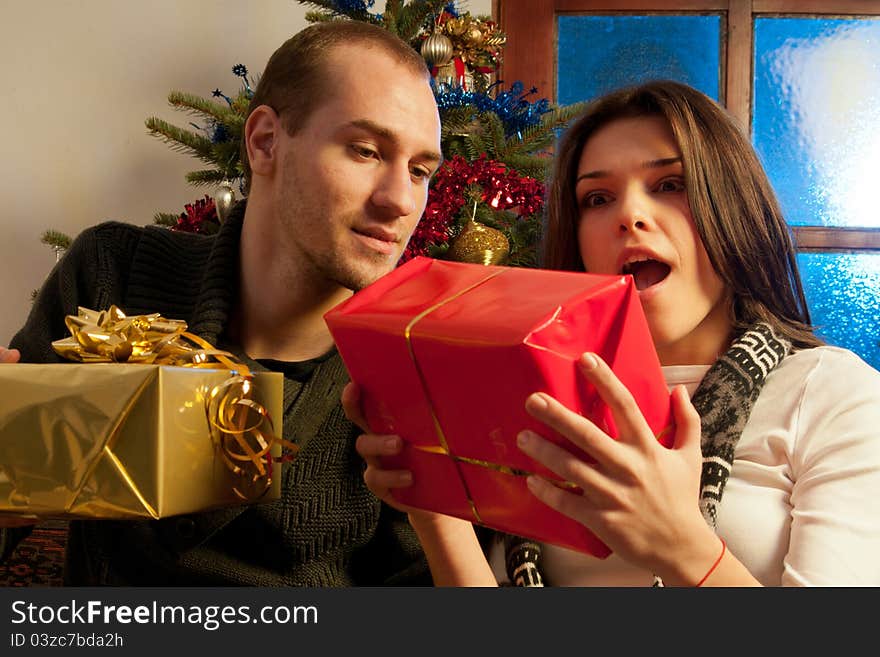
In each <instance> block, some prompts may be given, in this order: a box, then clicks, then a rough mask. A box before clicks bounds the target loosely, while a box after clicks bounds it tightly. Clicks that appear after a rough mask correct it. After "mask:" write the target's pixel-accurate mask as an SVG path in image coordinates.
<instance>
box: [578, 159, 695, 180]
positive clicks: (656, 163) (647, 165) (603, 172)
mask: <svg viewBox="0 0 880 657" xmlns="http://www.w3.org/2000/svg"><path fill="white" fill-rule="evenodd" d="M670 164H681V158H680V157H662V158H660V159H658V160H648V161H647V162H642V164H641V165H640V168H642V169H662V168H663V167H668V166H669V165H670ZM610 175H611V171H608V170H607V169H597V170H596V171H588V172H587V173H584V174H581V175H579V176H578V177H577V180H575V181H574V182H575V184H577V183H579V182H580V181H581V180H583V179H585V178H607V177H608V176H610Z"/></svg>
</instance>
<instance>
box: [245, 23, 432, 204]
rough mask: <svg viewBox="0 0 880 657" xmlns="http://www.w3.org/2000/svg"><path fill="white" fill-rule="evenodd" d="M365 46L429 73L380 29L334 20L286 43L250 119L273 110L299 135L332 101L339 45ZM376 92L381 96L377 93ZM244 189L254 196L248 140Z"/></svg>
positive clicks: (276, 54) (404, 45)
mask: <svg viewBox="0 0 880 657" xmlns="http://www.w3.org/2000/svg"><path fill="white" fill-rule="evenodd" d="M349 44H363V45H369V46H373V47H376V48H380V49H382V50H384V51H385V52H386V53H387V54H388V55H390V56H391V57H392V58H393V59H395V60H396V61H397V62H399V63H400V64H403V65H404V66H406V67H408V68H410V69H412V71H413V72H414V73H416V74H419V75H421V74H424V75H425V79H426V81H427V80H428V79H429V77H430V74H429V72H428V67H427V64H426V62H425V60H424V59H423V58H422V57H421V55H419V53H417V52H416V51H415V50H414V49H413V48H412V47H411V46H410V45H409V44H408V43H406V42H405V41H403V40H402V39H400V38H399V37H398V36H396V35H395V34H392V33H391V32H389V31H388V30H386V29H384V28H382V27H380V26H378V25H372V24H370V23H366V22H364V21H356V20H347V19H339V20H331V21H325V22H321V23H315V24H314V25H310V26H309V27H307V28H305V29H304V30H302V31H300V32H297V33H296V34H295V35H293V36H292V37H291V38H289V39H288V40H287V41H285V42H284V43H283V44H282V45H281V46H280V47H279V48H278V49H277V50H276V51H275V52H274V53H273V54H272V56H271V57H270V58H269V62H268V64H266V68H265V70H264V71H263V73H262V75H261V76H260V79H259V82H258V84H257V88H256V90H255V91H254V96H253V98H251V102H250V106H249V107H248V116H250V114H251V112H253V111H254V109H255V108H256V107H259V106H260V105H268V106H269V107H271V108H272V109H273V110H275V112H276V113H277V114H278V115H279V116H280V117H281V121H282V125H283V126H284V129H285V130H286V131H287V133H288V134H290V135H292V134H294V133H295V132H296V131H297V130H298V129H299V128H300V127H301V126H303V125H304V124H305V123H306V121H307V120H308V118H309V117H310V116H311V114H312V112H314V110H315V108H316V107H317V106H318V105H320V104H321V103H322V102H323V101H324V100H325V99H326V98H327V96H328V90H329V89H332V88H333V84H334V81H333V80H332V78H331V76H330V74H329V73H328V71H327V66H326V63H327V57H328V55H329V53H330V52H332V51H333V49H334V48H335V47H337V46H340V45H349ZM364 75H369V71H364ZM377 93H382V91H381V89H377ZM241 165H242V168H243V170H244V188H245V191H246V192H247V191H249V189H250V182H251V167H250V161H249V160H248V155H247V145H246V144H245V138H244V135H242V143H241Z"/></svg>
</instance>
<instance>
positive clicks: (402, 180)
mask: <svg viewBox="0 0 880 657" xmlns="http://www.w3.org/2000/svg"><path fill="white" fill-rule="evenodd" d="M372 201H373V204H374V205H376V207H378V208H381V209H382V210H384V211H385V212H387V213H388V214H389V215H391V216H394V217H405V216H407V215H410V214H412V213H413V212H415V209H416V199H415V189H414V183H413V181H412V176H411V175H410V172H409V166H408V165H407V166H398V165H394V166H388V167H387V169H386V170H385V171H384V172H383V173H382V174H381V175H380V176H379V178H378V180H377V181H376V188H375V189H374V190H373V195H372Z"/></svg>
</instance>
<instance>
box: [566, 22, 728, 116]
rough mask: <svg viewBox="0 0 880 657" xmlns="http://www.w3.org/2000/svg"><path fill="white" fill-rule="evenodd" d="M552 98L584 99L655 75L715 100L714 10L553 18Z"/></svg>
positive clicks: (717, 31)
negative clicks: (554, 72)
mask: <svg viewBox="0 0 880 657" xmlns="http://www.w3.org/2000/svg"><path fill="white" fill-rule="evenodd" d="M557 48H558V51H557V60H556V61H557V89H556V98H557V102H559V103H561V104H563V105H565V104H568V103H574V102H577V101H580V100H589V99H591V98H595V97H596V96H600V95H602V94H603V93H606V92H608V91H611V90H613V89H617V88H619V87H622V86H626V85H629V84H634V83H638V82H645V81H648V80H655V79H660V78H664V79H672V80H678V81H679V82H686V83H687V84H689V85H691V86H692V87H696V88H697V89H699V90H700V91H702V92H703V93H705V94H706V95H707V96H711V97H712V98H714V99H716V100H718V89H719V84H720V83H719V80H720V78H721V73H720V71H721V68H720V52H721V17H720V15H717V14H709V15H706V14H694V15H687V16H684V15H674V16H669V15H664V16H655V15H648V16H622V15H617V16H593V15H575V16H566V15H562V16H559V17H558V23H557Z"/></svg>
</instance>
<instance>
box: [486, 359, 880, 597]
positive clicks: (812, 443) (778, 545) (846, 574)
mask: <svg viewBox="0 0 880 657" xmlns="http://www.w3.org/2000/svg"><path fill="white" fill-rule="evenodd" d="M708 369H709V368H708V367H707V366H674V367H664V368H663V373H664V376H665V377H666V382H667V384H668V385H669V386H670V389H671V388H672V387H673V386H675V385H678V384H685V385H686V386H687V388H688V390H689V391H690V392H691V394H693V392H694V390H696V387H697V385H698V384H699V382H700V381H701V380H702V378H703V376H704V375H705V374H706V372H707V371H708ZM717 531H718V534H719V535H720V536H721V537H723V538H724V540H725V541H726V542H727V545H728V549H729V550H730V551H731V552H732V553H733V554H735V555H736V557H737V558H738V559H739V560H740V561H741V562H742V563H743V564H744V565H745V567H746V568H748V570H749V571H750V572H751V573H752V575H754V576H755V578H757V579H758V581H760V582H761V583H762V584H764V585H765V586H780V585H781V586H807V585H815V586H880V372H878V371H877V370H875V369H873V368H872V367H870V366H869V365H867V364H866V363H865V362H864V361H862V360H861V359H860V358H859V357H858V356H856V355H855V354H853V353H852V352H850V351H847V350H845V349H840V348H837V347H830V346H824V347H817V348H814V349H806V350H803V351H799V352H796V353H794V354H792V355H791V356H789V357H787V358H785V359H784V360H783V361H782V363H781V364H780V365H779V366H778V367H777V368H776V369H775V370H774V371H773V372H771V373H770V375H769V376H768V377H767V380H766V382H765V384H764V388H763V389H762V391H761V394H760V396H759V397H758V400H757V401H756V402H755V405H754V408H753V409H752V414H751V417H750V418H749V421H748V423H747V424H746V427H745V429H744V430H743V433H742V436H741V438H740V440H739V443H738V444H737V446H736V451H735V454H734V462H733V468H732V470H731V473H730V478H729V480H728V482H727V488H726V489H725V491H724V495H723V497H722V500H721V504H720V506H719V508H718V525H717ZM491 562H492V566H493V569H494V570H495V572H496V574H497V575H498V577H499V581H504V580H506V576H505V575H504V564H503V562H504V559H503V554H502V548H501V547H500V546H499V545H496V546H495V547H494V548H493V551H492V555H491ZM544 574H545V578H546V580H547V584H549V585H551V586H650V584H651V583H652V574H651V573H649V572H647V571H645V570H641V569H638V568H635V567H633V566H631V565H630V564H628V563H627V562H625V561H623V560H622V559H620V558H619V557H617V556H616V555H614V554H612V555H611V556H609V557H608V558H606V559H597V558H595V557H591V556H589V555H585V554H581V553H578V552H574V551H571V550H567V549H565V548H560V547H556V546H552V545H545V546H544Z"/></svg>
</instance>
